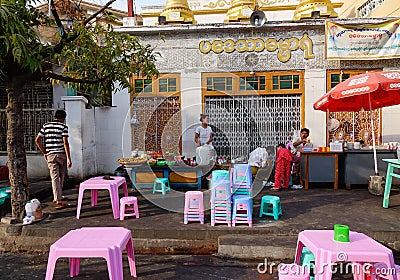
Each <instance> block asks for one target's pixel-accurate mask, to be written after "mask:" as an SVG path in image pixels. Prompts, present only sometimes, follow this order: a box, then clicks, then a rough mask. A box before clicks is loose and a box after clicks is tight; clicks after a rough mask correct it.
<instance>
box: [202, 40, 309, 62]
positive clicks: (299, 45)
mask: <svg viewBox="0 0 400 280" xmlns="http://www.w3.org/2000/svg"><path fill="white" fill-rule="evenodd" d="M298 49H301V50H303V52H304V58H305V59H312V58H315V56H314V53H313V41H312V40H311V39H310V37H308V34H307V33H304V34H303V36H302V37H301V38H300V39H298V38H296V37H290V38H286V39H282V38H281V39H279V40H276V39H275V38H268V39H262V38H247V39H239V40H233V39H227V40H220V39H218V40H214V41H208V40H203V41H201V42H200V43H199V50H200V52H201V53H203V54H207V53H209V52H214V53H216V54H220V53H222V52H226V53H232V52H234V51H237V52H240V53H242V52H262V51H265V50H266V51H268V52H274V51H277V57H278V59H279V61H280V62H287V61H289V60H290V58H291V53H292V51H296V50H298Z"/></svg>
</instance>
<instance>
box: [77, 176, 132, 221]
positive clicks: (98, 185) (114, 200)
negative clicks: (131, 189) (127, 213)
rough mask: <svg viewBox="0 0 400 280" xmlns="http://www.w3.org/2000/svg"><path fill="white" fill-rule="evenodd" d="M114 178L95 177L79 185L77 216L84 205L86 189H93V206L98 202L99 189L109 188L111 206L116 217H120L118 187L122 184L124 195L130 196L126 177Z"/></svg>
mask: <svg viewBox="0 0 400 280" xmlns="http://www.w3.org/2000/svg"><path fill="white" fill-rule="evenodd" d="M111 178H113V180H105V179H103V177H93V178H90V179H88V180H86V181H84V182H82V183H81V184H80V185H79V196H78V206H77V209H76V218H77V219H79V216H80V213H81V207H82V200H83V192H84V191H85V190H86V189H90V190H91V194H92V206H95V205H96V204H97V194H98V190H102V189H103V190H104V189H106V190H108V191H109V192H110V198H111V206H112V210H113V214H114V219H119V195H118V188H119V186H122V187H123V189H124V195H125V196H128V187H127V185H126V180H125V178H124V177H119V176H112V177H111Z"/></svg>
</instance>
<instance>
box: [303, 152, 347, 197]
mask: <svg viewBox="0 0 400 280" xmlns="http://www.w3.org/2000/svg"><path fill="white" fill-rule="evenodd" d="M339 154H342V152H303V151H302V152H301V158H300V160H301V164H300V174H301V181H302V185H304V187H305V189H306V190H308V183H309V182H333V183H334V185H333V186H334V187H333V188H334V189H335V190H337V189H338V188H339Z"/></svg>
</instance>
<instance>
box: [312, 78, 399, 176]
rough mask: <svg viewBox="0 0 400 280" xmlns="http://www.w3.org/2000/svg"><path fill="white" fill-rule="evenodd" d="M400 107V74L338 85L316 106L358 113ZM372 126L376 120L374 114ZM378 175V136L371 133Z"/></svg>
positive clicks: (355, 80)
mask: <svg viewBox="0 0 400 280" xmlns="http://www.w3.org/2000/svg"><path fill="white" fill-rule="evenodd" d="M397 104H400V72H399V71H384V72H368V73H365V74H361V75H356V76H353V77H350V78H349V79H347V80H345V81H343V82H341V83H339V84H338V85H336V86H335V87H334V88H332V89H331V90H330V91H329V92H328V93H326V94H324V95H323V96H322V97H321V98H319V99H318V100H317V101H316V102H315V103H314V109H315V110H321V111H325V112H327V111H329V112H358V111H361V110H368V111H370V110H374V109H379V108H383V107H388V106H393V105H397ZM371 125H372V129H373V127H374V126H373V119H372V114H371ZM372 144H373V150H374V163H375V174H376V175H378V165H377V160H376V148H375V133H374V132H373V133H372Z"/></svg>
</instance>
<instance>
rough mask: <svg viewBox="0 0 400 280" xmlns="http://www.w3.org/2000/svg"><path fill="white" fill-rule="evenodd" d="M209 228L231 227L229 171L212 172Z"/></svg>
mask: <svg viewBox="0 0 400 280" xmlns="http://www.w3.org/2000/svg"><path fill="white" fill-rule="evenodd" d="M210 203H211V226H215V224H216V223H226V224H228V227H230V226H231V220H232V219H231V211H232V200H231V186H230V181H229V171H226V170H214V171H213V172H212V179H211V200H210Z"/></svg>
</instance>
